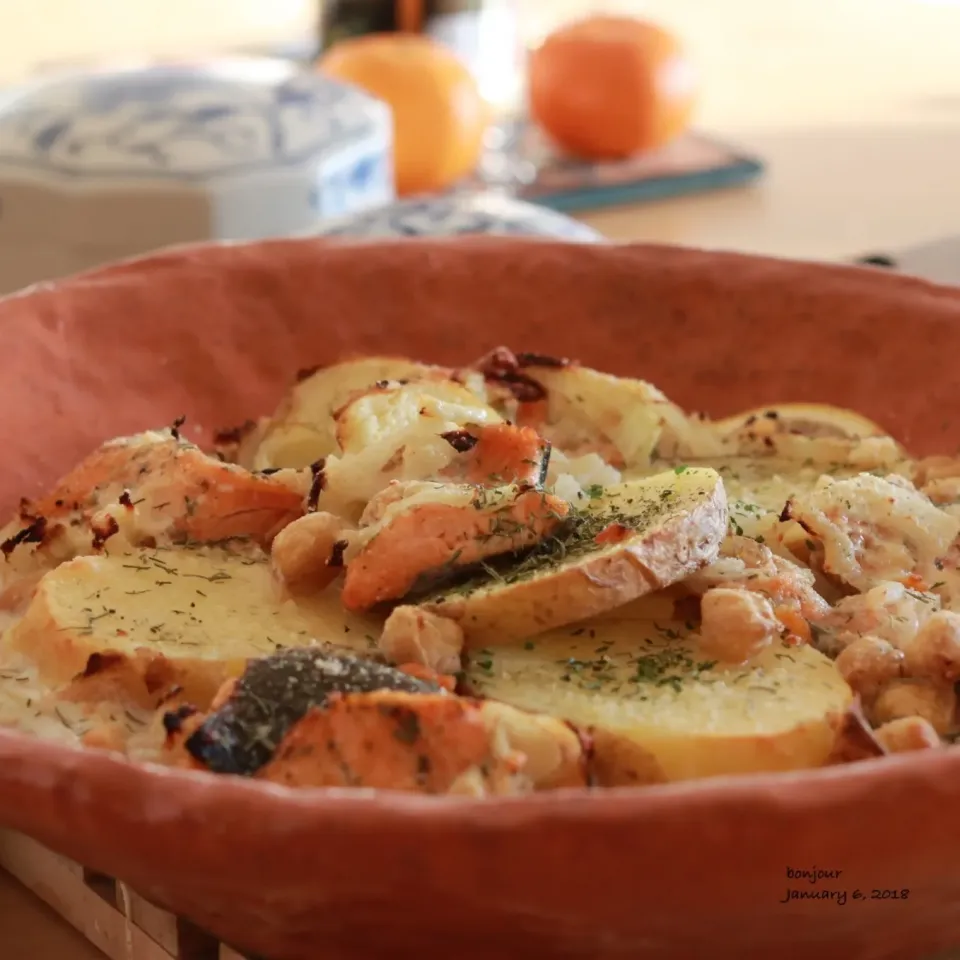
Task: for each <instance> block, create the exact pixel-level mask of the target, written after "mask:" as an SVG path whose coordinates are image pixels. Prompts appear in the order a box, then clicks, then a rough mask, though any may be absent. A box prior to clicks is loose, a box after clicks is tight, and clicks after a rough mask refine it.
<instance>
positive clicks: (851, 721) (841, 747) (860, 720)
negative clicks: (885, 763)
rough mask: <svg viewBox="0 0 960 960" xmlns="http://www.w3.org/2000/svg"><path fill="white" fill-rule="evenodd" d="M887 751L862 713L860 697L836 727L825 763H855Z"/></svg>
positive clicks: (879, 755)
mask: <svg viewBox="0 0 960 960" xmlns="http://www.w3.org/2000/svg"><path fill="white" fill-rule="evenodd" d="M887 753H889V751H888V750H887V748H886V747H884V746H883V744H882V743H880V741H879V740H878V739H877V738H876V736H875V735H874V733H873V730H871V729H870V724H869V723H868V722H867V719H866V717H865V716H864V715H863V710H862V708H861V705H860V699H859V698H857V699H855V700H854V702H853V703H852V704H851V705H850V706H849V707H848V708H847V711H846V712H845V713H844V715H843V717H841V718H840V721H839V723H838V724H837V727H836V741H835V746H834V748H833V751H832V752H831V754H830V756H829V757H828V759H827V764H828V765H831V764H835V763H856V762H857V761H859V760H869V759H871V758H872V757H882V756H885V755H886V754H887Z"/></svg>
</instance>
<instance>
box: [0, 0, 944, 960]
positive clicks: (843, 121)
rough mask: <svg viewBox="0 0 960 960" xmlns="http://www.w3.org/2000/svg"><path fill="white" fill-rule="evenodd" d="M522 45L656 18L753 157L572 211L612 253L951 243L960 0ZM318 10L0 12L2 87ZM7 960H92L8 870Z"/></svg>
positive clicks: (736, 15) (672, 1) (678, 2)
mask: <svg viewBox="0 0 960 960" xmlns="http://www.w3.org/2000/svg"><path fill="white" fill-rule="evenodd" d="M519 8H520V14H521V29H522V30H523V32H524V34H525V35H526V36H527V37H529V38H530V39H531V40H536V39H537V38H538V37H539V36H542V35H543V33H544V32H545V31H546V30H547V29H549V28H550V27H552V26H555V25H556V24H557V23H559V22H560V21H562V20H564V19H567V18H569V17H570V16H573V15H577V14H579V13H584V12H590V11H592V10H597V9H616V10H626V11H629V12H635V13H640V14H644V15H648V16H650V17H653V18H655V19H658V20H660V21H661V22H662V23H663V24H665V25H667V26H669V27H671V28H673V29H674V30H676V31H677V32H678V33H679V34H680V35H681V36H683V37H684V38H685V39H686V41H687V42H688V44H689V45H690V48H691V51H692V53H693V55H694V56H695V58H696V59H697V60H698V61H699V63H700V66H701V69H702V73H703V79H704V92H703V101H702V108H701V110H700V114H699V125H701V126H703V127H705V128H707V129H709V130H710V131H711V132H712V133H715V134H718V135H720V136H722V137H727V138H729V139H731V140H734V141H737V142H739V143H740V144H742V145H743V146H744V147H746V148H747V149H749V150H751V151H752V152H754V153H756V154H758V155H760V156H761V157H762V158H763V159H764V160H766V161H767V163H768V168H769V172H768V174H767V176H766V178H765V179H764V181H763V182H762V183H761V184H760V185H759V186H757V187H754V188H751V189H746V190H739V191H729V192H721V193H716V194H710V195H705V196H702V197H691V198H685V199H680V200H671V201H664V202H662V203H655V204H646V205H642V206H635V207H624V208H619V209H616V210H606V211H602V212H596V213H592V214H589V213H588V214H584V215H582V219H584V220H585V221H587V222H588V223H590V224H591V225H592V226H594V227H596V228H597V229H599V230H600V231H601V232H603V233H604V234H606V235H607V236H608V237H610V238H612V239H617V240H644V241H654V242H661V243H679V244H686V245H693V246H704V247H713V248H723V249H736V250H744V251H751V252H761V253H770V254H776V255H783V256H795V257H801V258H812V259H832V258H846V257H850V256H853V255H856V254H858V253H861V252H865V251H874V250H884V251H886V250H897V249H899V248H901V247H904V246H909V245H912V244H915V243H919V242H923V241H925V240H928V239H931V238H934V237H938V236H942V235H947V234H951V233H960V190H957V189H956V179H957V173H956V171H957V166H958V158H960V67H958V62H957V53H956V50H957V46H956V38H957V37H958V36H960V0H776V2H774V3H771V2H769V0H723V2H722V3H721V2H717V0H646V2H643V0H636V2H629V0H626V2H591V0H519ZM316 15H317V11H316V4H315V3H314V2H313V0H136V2H135V3H131V2H129V0H84V2H83V3H78V2H76V0H31V2H30V3H29V4H27V3H16V4H13V3H8V4H4V10H3V11H2V13H0V83H9V82H15V81H17V80H20V79H22V78H23V77H25V76H27V75H28V74H29V73H31V72H32V71H34V70H36V69H37V68H42V67H43V66H44V65H45V64H53V63H62V62H64V61H67V62H71V61H76V62H83V61H87V60H91V59H96V58H117V57H130V58H135V57H137V56H149V55H158V54H162V55H171V54H174V55H181V56H190V55H194V54H198V53H208V52H210V51H212V50H218V49H224V48H231V47H237V46H244V45H250V44H256V45H263V44H269V43H272V42H277V43H281V42H284V41H287V40H290V39H296V38H297V37H300V36H303V35H304V34H305V33H306V32H309V31H310V30H311V29H312V28H313V24H314V23H315V20H316ZM0 931H2V934H0V938H2V945H3V950H2V952H3V955H4V956H9V957H11V958H17V960H21V958H22V960H48V958H50V960H54V958H55V960H87V958H97V957H99V956H100V955H99V954H98V953H97V952H96V951H95V950H93V949H92V948H91V947H89V946H88V945H87V944H86V942H85V941H83V940H82V939H81V938H80V937H79V936H78V935H76V934H74V933H73V931H72V930H70V929H69V928H68V927H67V926H66V925H65V924H64V923H63V922H62V921H60V920H59V919H58V918H56V916H55V915H54V914H53V913H52V912H51V911H49V910H48V909H47V908H46V907H44V906H43V905H42V904H40V903H39V901H37V900H35V899H34V898H33V897H32V896H30V895H29V894H27V893H26V892H24V891H23V890H22V889H21V888H20V887H18V885H17V884H16V883H15V882H14V881H13V880H12V879H10V878H8V877H5V876H4V875H2V874H0Z"/></svg>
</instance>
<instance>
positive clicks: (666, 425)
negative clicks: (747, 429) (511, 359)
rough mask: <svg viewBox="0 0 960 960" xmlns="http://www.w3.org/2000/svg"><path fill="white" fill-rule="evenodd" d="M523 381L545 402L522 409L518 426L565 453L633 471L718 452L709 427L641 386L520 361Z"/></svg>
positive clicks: (528, 403) (586, 369)
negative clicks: (666, 459) (591, 455)
mask: <svg viewBox="0 0 960 960" xmlns="http://www.w3.org/2000/svg"><path fill="white" fill-rule="evenodd" d="M518 361H519V368H520V370H521V371H522V375H523V376H524V377H526V378H529V379H530V380H531V381H533V382H534V383H536V384H539V385H540V386H541V387H542V388H543V397H542V398H541V399H533V400H530V401H525V402H522V403H521V404H520V407H519V410H518V413H517V420H518V422H519V423H522V424H529V425H530V426H534V427H537V428H538V429H539V430H540V431H541V432H542V433H543V434H544V435H545V436H546V437H547V438H548V439H549V440H551V441H552V442H553V443H554V444H555V445H556V446H557V448H558V449H560V450H563V451H564V453H568V454H573V455H575V454H578V453H584V452H587V451H590V450H593V451H596V452H598V453H600V454H601V456H603V457H604V459H606V460H607V461H608V462H610V463H612V464H614V466H617V467H621V468H625V469H635V468H637V467H642V466H646V465H648V464H649V463H650V461H651V459H652V458H653V457H654V455H655V451H658V450H659V454H660V455H661V456H686V457H693V456H709V455H710V454H713V453H719V452H721V450H722V448H721V446H720V444H719V443H718V442H717V440H716V438H715V437H714V436H713V435H712V433H711V431H710V429H709V427H708V426H706V425H705V424H704V423H702V422H701V420H700V419H699V418H698V417H695V416H689V415H687V414H686V413H684V412H683V410H681V409H680V408H679V407H678V406H676V404H674V403H671V402H670V400H668V399H667V397H665V396H664V395H663V394H662V393H661V392H660V391H659V390H658V389H657V388H656V387H654V386H653V385H652V384H649V383H647V382H645V381H643V380H632V379H629V378H624V377H614V376H611V375H610V374H606V373H601V372H599V371H598V370H592V369H590V368H589V367H582V366H580V365H579V364H576V363H569V364H565V365H562V366H551V365H542V364H540V363H538V362H536V360H534V361H533V362H530V361H529V360H525V356H524V355H523V354H520V355H518Z"/></svg>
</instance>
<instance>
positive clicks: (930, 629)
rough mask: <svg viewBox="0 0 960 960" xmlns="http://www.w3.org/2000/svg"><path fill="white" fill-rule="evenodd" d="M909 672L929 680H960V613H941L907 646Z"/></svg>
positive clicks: (905, 653)
mask: <svg viewBox="0 0 960 960" xmlns="http://www.w3.org/2000/svg"><path fill="white" fill-rule="evenodd" d="M904 662H905V666H906V672H907V675H908V676H911V677H923V678H925V679H929V680H947V681H950V682H954V681H956V680H958V679H960V614H957V613H953V612H952V611H951V610H938V611H937V612H936V613H934V614H931V616H930V617H928V618H927V619H926V620H925V621H924V622H923V623H922V624H921V625H920V629H919V630H918V631H917V633H916V635H915V636H914V637H913V638H912V640H911V641H910V642H909V643H908V644H905V645H904Z"/></svg>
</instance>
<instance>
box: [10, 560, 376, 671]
mask: <svg viewBox="0 0 960 960" xmlns="http://www.w3.org/2000/svg"><path fill="white" fill-rule="evenodd" d="M379 632H380V624H379V621H377V620H373V619H370V618H363V617H358V616H353V615H351V614H349V613H347V612H346V611H344V610H343V609H342V607H341V605H340V598H339V594H337V593H336V592H335V591H326V592H324V593H322V594H318V595H316V596H311V597H309V598H301V599H298V600H297V601H296V602H295V601H293V600H290V599H282V598H281V597H280V594H279V589H278V587H277V584H276V582H275V580H274V577H273V574H272V573H271V570H270V564H269V561H268V559H267V558H266V556H265V555H263V554H262V553H260V552H259V551H257V550H255V549H251V548H248V547H243V546H242V545H226V546H218V547H196V548H187V547H183V548H170V549H166V548H157V549H139V550H134V551H132V552H130V553H120V554H116V555H109V556H95V557H93V556H91V557H80V558H77V559H75V560H70V561H68V562H67V563H63V564H61V565H60V566H59V567H57V569H55V570H52V571H50V572H49V573H47V574H46V575H45V576H44V577H43V579H42V580H41V581H40V583H39V585H38V587H37V590H36V593H35V594H34V597H33V599H32V600H31V602H30V605H29V607H28V608H27V611H26V614H25V615H24V617H23V619H22V620H20V622H18V623H17V624H16V625H15V626H13V627H12V628H11V629H10V630H9V631H8V632H7V634H6V635H5V637H4V642H5V643H6V644H8V645H9V646H10V647H11V648H12V649H14V650H16V651H19V652H20V653H22V654H24V655H25V656H27V657H29V658H30V659H31V660H33V661H34V662H35V663H36V664H37V665H38V668H39V671H40V677H41V679H43V680H44V681H45V682H48V683H53V684H57V683H65V682H67V681H69V680H71V679H72V678H73V677H74V676H76V675H77V674H80V673H82V672H83V671H84V670H85V669H86V667H87V665H88V663H89V659H90V657H91V656H92V655H93V654H101V653H105V652H108V651H117V652H119V653H134V652H136V651H138V650H144V651H146V652H147V654H149V655H155V656H162V657H165V658H166V659H167V660H169V661H172V662H174V664H175V665H176V666H177V667H178V669H182V670H184V671H186V672H189V673H192V674H194V675H197V676H205V675H207V674H209V675H210V677H211V678H212V679H211V680H210V681H209V682H216V681H217V679H218V678H221V677H222V676H230V675H232V668H231V669H229V670H226V673H224V670H225V667H224V664H227V665H229V663H230V662H231V661H236V660H238V659H243V658H247V657H252V656H262V655H263V654H265V653H269V652H271V651H273V650H276V649H277V648H279V647H285V646H306V645H308V644H311V643H313V642H314V641H315V640H329V641H331V642H333V643H334V644H337V645H339V646H342V647H345V648H348V649H358V650H366V649H373V648H374V647H375V645H376V639H375V638H376V637H377V636H378V635H379Z"/></svg>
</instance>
